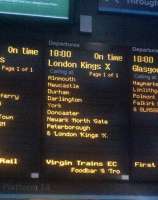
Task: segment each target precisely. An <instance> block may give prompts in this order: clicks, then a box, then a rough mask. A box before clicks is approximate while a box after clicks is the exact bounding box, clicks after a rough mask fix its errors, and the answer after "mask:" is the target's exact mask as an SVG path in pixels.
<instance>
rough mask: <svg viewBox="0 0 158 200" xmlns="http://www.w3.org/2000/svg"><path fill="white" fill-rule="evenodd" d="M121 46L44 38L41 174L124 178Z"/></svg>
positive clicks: (124, 74)
mask: <svg viewBox="0 0 158 200" xmlns="http://www.w3.org/2000/svg"><path fill="white" fill-rule="evenodd" d="M123 52H124V49H123V48H120V47H108V46H106V45H104V44H102V43H87V44H84V45H83V44H79V43H68V42H54V41H52V40H50V41H49V46H48V54H47V77H46V78H47V86H46V96H47V98H46V109H45V133H44V157H43V168H44V169H43V171H44V177H46V178H47V179H48V178H63V179H65V178H88V179H89V178H95V179H96V178H98V179H114V180H115V179H117V180H126V181H127V180H129V175H128V174H129V172H128V167H129V166H128V162H129V161H128V139H127V138H128V117H127V116H128V100H129V99H128V70H127V69H126V65H125V62H126V61H125V56H124V53H123Z"/></svg>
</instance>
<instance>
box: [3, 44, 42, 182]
mask: <svg viewBox="0 0 158 200" xmlns="http://www.w3.org/2000/svg"><path fill="white" fill-rule="evenodd" d="M40 54H41V52H40V48H39V47H38V46H37V45H34V44H33V43H32V42H30V43H27V44H26V42H25V44H24V43H23V42H14V41H13V42H12V41H11V42H7V43H5V44H3V43H1V45H0V178H20V179H21V178H28V179H38V178H39V170H40V169H39V162H40V154H39V145H40V140H39V139H40V135H41V133H40V132H41V127H40V126H41V125H40V124H41V123H40V121H41V87H42V77H41V75H42V72H41V71H42V64H41V63H42V62H41V55H40Z"/></svg>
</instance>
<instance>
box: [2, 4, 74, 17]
mask: <svg viewBox="0 0 158 200" xmlns="http://www.w3.org/2000/svg"><path fill="white" fill-rule="evenodd" d="M0 13H1V14H12V15H20V16H21V15H22V16H33V17H42V18H52V19H59V20H69V19H70V1H69V0H0Z"/></svg>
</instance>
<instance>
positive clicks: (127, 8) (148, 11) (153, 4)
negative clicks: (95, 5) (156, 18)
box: [99, 0, 158, 15]
mask: <svg viewBox="0 0 158 200" xmlns="http://www.w3.org/2000/svg"><path fill="white" fill-rule="evenodd" d="M99 11H101V12H114V13H127V14H128V13H129V14H141V15H158V1H157V0H151V1H150V0H99Z"/></svg>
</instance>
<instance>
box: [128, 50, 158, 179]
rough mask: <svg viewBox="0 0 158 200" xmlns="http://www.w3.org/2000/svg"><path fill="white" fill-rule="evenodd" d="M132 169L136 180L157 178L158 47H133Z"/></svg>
mask: <svg viewBox="0 0 158 200" xmlns="http://www.w3.org/2000/svg"><path fill="white" fill-rule="evenodd" d="M131 52H132V54H131V72H132V74H131V77H132V81H131V88H132V107H133V112H132V137H133V141H132V143H133V152H132V156H133V163H132V165H133V170H132V175H133V178H134V179H135V180H158V158H157V155H158V145H157V144H158V135H157V132H158V123H157V119H158V58H157V55H158V50H156V49H150V48H147V49H145V48H136V47H132V50H131Z"/></svg>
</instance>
